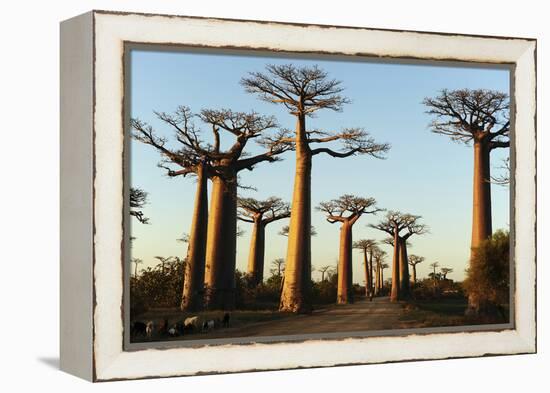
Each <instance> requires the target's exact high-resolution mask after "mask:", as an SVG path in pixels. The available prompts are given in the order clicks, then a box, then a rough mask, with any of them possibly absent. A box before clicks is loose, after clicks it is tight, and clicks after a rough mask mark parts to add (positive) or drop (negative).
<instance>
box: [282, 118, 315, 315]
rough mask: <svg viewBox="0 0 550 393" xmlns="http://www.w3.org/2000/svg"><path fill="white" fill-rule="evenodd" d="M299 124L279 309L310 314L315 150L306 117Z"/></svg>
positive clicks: (297, 123) (298, 121) (297, 124)
mask: <svg viewBox="0 0 550 393" xmlns="http://www.w3.org/2000/svg"><path fill="white" fill-rule="evenodd" d="M297 117H298V118H297V121H296V169H295V173H294V191H293V193H292V203H291V206H292V213H291V215H290V224H289V231H288V247H287V255H286V265H285V281H284V285H283V291H282V293H281V301H280V306H279V309H280V310H281V311H290V312H308V311H309V309H310V308H311V302H310V295H311V294H310V292H311V282H310V281H311V235H310V228H311V162H312V156H311V150H310V148H309V144H308V142H307V141H306V130H305V115H303V114H301V115H298V116H297Z"/></svg>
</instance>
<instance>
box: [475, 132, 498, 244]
mask: <svg viewBox="0 0 550 393" xmlns="http://www.w3.org/2000/svg"><path fill="white" fill-rule="evenodd" d="M490 179H491V166H490V147H489V144H488V143H487V142H485V141H476V142H475V143H474V187H473V188H474V197H473V218H472V245H471V248H472V250H473V249H474V248H476V247H478V246H479V245H480V243H481V242H482V241H483V240H485V239H487V238H489V237H490V236H491V235H492V232H493V230H492V223H491V183H490Z"/></svg>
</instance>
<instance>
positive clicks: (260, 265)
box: [248, 219, 265, 285]
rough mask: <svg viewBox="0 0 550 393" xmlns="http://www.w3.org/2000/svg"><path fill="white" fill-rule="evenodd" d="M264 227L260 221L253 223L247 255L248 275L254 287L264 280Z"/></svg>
mask: <svg viewBox="0 0 550 393" xmlns="http://www.w3.org/2000/svg"><path fill="white" fill-rule="evenodd" d="M264 250H265V225H264V223H262V221H261V219H260V220H256V221H255V222H254V226H253V227H252V235H251V238H250V252H249V253H248V275H249V276H250V278H251V279H252V282H253V284H254V285H258V284H259V283H261V282H262V280H263V278H264Z"/></svg>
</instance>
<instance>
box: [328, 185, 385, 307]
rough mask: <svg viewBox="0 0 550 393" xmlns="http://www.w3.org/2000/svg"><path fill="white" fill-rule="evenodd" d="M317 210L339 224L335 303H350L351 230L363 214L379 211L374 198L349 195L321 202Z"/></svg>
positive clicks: (351, 298) (351, 295)
mask: <svg viewBox="0 0 550 393" xmlns="http://www.w3.org/2000/svg"><path fill="white" fill-rule="evenodd" d="M317 209H318V210H320V211H322V212H324V213H325V214H326V216H327V221H328V222H330V223H331V224H334V223H340V224H341V227H340V252H339V259H338V295H337V296H338V298H337V303H339V304H345V303H351V302H353V277H352V270H353V269H352V257H351V250H352V244H353V240H352V228H353V225H354V224H355V223H356V222H357V220H359V218H360V217H361V216H362V215H363V214H376V213H377V212H379V211H381V209H379V208H377V207H376V200H375V199H374V198H362V197H357V196H354V195H349V194H346V195H342V196H341V197H340V198H338V199H333V200H331V201H328V202H321V203H320V204H319V206H318V207H317ZM368 268H369V264H368V262H367V269H368ZM367 285H370V283H367Z"/></svg>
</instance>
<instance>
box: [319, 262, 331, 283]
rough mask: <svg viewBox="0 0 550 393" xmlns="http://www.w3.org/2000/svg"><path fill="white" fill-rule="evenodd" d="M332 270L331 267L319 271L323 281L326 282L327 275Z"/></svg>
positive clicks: (321, 268)
mask: <svg viewBox="0 0 550 393" xmlns="http://www.w3.org/2000/svg"><path fill="white" fill-rule="evenodd" d="M330 269H332V266H330V265H326V266H322V267H320V268H319V269H318V270H319V272H320V273H321V281H325V274H327V272H328V271H329V270H330Z"/></svg>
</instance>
